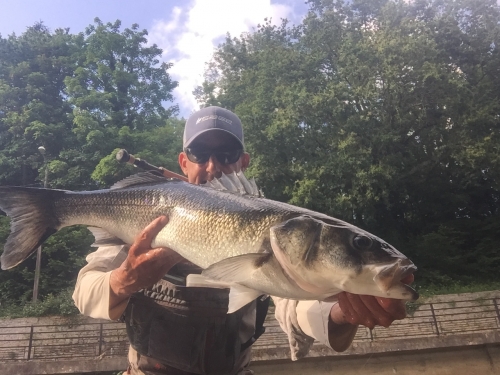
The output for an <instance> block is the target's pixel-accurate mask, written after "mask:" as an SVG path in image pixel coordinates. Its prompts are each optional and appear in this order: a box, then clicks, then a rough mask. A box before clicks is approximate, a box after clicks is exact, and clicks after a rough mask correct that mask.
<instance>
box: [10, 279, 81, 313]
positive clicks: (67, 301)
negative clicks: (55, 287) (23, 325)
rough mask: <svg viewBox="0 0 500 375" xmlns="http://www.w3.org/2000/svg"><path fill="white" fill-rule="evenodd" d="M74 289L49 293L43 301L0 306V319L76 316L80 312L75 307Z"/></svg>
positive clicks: (69, 288)
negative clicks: (54, 293)
mask: <svg viewBox="0 0 500 375" xmlns="http://www.w3.org/2000/svg"><path fill="white" fill-rule="evenodd" d="M73 289H74V287H68V288H67V289H64V290H62V291H61V292H60V293H58V294H56V295H53V294H52V293H49V294H48V295H47V296H45V297H44V299H43V300H42V301H38V302H36V303H33V302H25V303H24V304H22V305H6V306H4V305H0V317H9V318H25V317H31V316H49V315H63V316H67V315H76V314H79V313H80V312H79V311H78V309H77V308H76V307H75V304H74V303H73V299H72V298H71V296H72V294H73Z"/></svg>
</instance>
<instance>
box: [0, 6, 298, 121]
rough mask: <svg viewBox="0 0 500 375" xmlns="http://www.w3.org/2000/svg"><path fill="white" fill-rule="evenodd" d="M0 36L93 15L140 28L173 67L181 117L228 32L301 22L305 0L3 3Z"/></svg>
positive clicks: (192, 105)
mask: <svg viewBox="0 0 500 375" xmlns="http://www.w3.org/2000/svg"><path fill="white" fill-rule="evenodd" d="M0 9H1V12H0V34H1V36H2V37H6V36H8V35H10V34H12V33H15V34H16V35H20V34H21V33H23V32H24V31H25V30H26V28H27V27H28V26H31V25H33V24H35V23H36V22H39V21H43V23H44V24H45V25H46V26H47V27H49V29H51V30H55V29H57V28H69V29H70V32H71V33H78V32H81V31H84V30H85V27H87V26H88V25H90V24H92V23H93V20H94V18H95V17H98V18H100V19H101V21H102V22H105V23H106V22H114V21H116V20H117V19H119V20H121V21H122V28H125V27H130V26H131V25H132V24H134V23H137V24H139V27H140V29H146V30H148V32H149V37H148V43H150V44H153V43H155V44H157V45H158V46H159V47H160V48H161V49H162V50H163V55H162V59H163V60H164V61H165V62H171V63H173V64H174V65H173V67H172V68H171V69H170V70H169V73H170V74H171V76H172V77H173V79H174V80H176V81H177V82H178V83H179V86H178V88H176V89H175V91H174V96H175V101H174V103H175V104H179V108H180V113H179V115H180V116H182V117H188V116H189V114H190V113H192V112H193V111H195V110H197V109H198V108H199V107H198V105H197V103H196V100H195V98H194V96H193V94H192V91H193V90H194V88H195V87H196V86H198V85H200V84H201V82H202V81H203V72H204V70H205V63H206V62H208V61H209V60H210V58H211V56H212V54H213V51H214V49H215V48H216V47H217V45H218V44H219V43H220V42H222V41H223V40H224V37H225V35H226V33H228V32H229V33H230V34H231V35H232V36H239V35H240V34H241V33H243V32H246V31H252V30H253V29H254V28H255V27H256V26H257V24H259V23H261V24H262V23H263V22H264V18H266V17H267V18H269V17H271V18H272V20H273V23H276V24H278V23H280V20H281V19H282V18H287V19H288V20H290V22H292V23H294V24H296V23H299V22H300V21H301V20H302V19H303V17H304V16H305V14H306V12H307V5H306V4H305V0H135V1H131V0H0Z"/></svg>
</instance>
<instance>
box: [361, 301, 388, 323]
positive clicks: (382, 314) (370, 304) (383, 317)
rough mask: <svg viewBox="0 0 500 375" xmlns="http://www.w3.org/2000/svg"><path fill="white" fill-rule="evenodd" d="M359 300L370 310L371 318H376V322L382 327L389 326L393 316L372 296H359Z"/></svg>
mask: <svg viewBox="0 0 500 375" xmlns="http://www.w3.org/2000/svg"><path fill="white" fill-rule="evenodd" d="M359 297H360V299H361V301H362V302H363V303H364V305H365V306H366V308H367V309H368V310H369V311H370V313H371V315H372V316H373V318H374V319H375V320H376V324H378V325H381V326H383V327H389V326H390V325H391V324H392V322H393V321H394V318H395V317H393V316H392V315H390V314H389V313H388V312H387V311H385V310H384V309H383V308H382V306H380V304H379V303H378V302H377V300H376V299H375V297H373V296H363V295H362V296H359Z"/></svg>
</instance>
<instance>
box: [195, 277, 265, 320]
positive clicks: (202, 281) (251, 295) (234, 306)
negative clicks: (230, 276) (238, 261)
mask: <svg viewBox="0 0 500 375" xmlns="http://www.w3.org/2000/svg"><path fill="white" fill-rule="evenodd" d="M186 286H188V287H202V288H219V289H226V288H229V305H228V310H227V313H228V314H231V313H233V312H235V311H237V310H239V309H241V308H242V307H243V306H246V305H247V304H249V303H250V302H252V301H254V300H255V299H257V298H258V297H259V296H261V295H263V294H264V293H263V292H260V291H258V290H255V289H251V288H247V287H246V286H243V285H240V284H237V283H227V282H223V281H217V280H212V279H209V278H208V277H206V276H203V275H197V274H190V275H188V276H187V277H186Z"/></svg>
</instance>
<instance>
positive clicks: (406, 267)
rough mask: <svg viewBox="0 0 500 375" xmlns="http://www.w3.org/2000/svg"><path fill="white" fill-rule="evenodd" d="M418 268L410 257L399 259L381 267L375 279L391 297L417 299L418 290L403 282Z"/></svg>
mask: <svg viewBox="0 0 500 375" xmlns="http://www.w3.org/2000/svg"><path fill="white" fill-rule="evenodd" d="M416 270H417V267H416V266H415V265H414V264H413V263H412V262H411V261H410V260H409V259H398V260H397V261H396V262H394V263H391V264H389V265H385V266H383V267H380V268H379V269H378V272H377V274H376V275H375V277H374V278H373V280H374V281H375V283H376V284H377V286H378V287H379V288H380V289H381V290H382V291H383V292H384V293H386V295H387V297H389V298H398V299H405V300H410V301H416V300H417V299H418V297H419V295H418V293H417V291H416V290H415V289H413V288H412V287H411V286H409V285H407V284H405V283H403V282H401V280H404V279H405V278H406V277H407V276H409V275H411V274H413V273H414V272H415V271H416Z"/></svg>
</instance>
